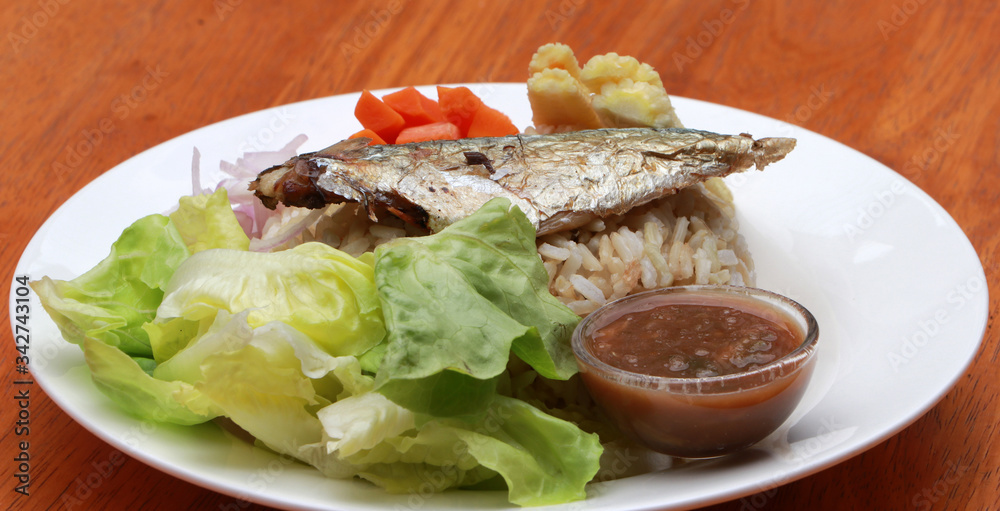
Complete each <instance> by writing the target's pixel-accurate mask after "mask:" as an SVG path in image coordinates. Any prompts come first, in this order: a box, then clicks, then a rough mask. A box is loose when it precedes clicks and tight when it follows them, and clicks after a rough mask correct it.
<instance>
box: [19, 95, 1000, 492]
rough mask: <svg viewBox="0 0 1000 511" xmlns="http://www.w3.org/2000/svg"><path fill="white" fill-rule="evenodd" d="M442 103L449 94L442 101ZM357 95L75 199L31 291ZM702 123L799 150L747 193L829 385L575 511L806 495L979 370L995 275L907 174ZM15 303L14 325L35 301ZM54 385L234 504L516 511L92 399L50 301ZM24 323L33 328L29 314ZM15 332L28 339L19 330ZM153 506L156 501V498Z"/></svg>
mask: <svg viewBox="0 0 1000 511" xmlns="http://www.w3.org/2000/svg"><path fill="white" fill-rule="evenodd" d="M470 87H471V88H472V89H473V90H474V92H476V93H477V94H479V95H480V97H482V98H483V99H484V100H485V102H486V103H488V104H490V105H492V106H495V107H497V108H500V109H502V110H503V111H505V112H507V113H508V114H510V115H511V117H512V119H513V120H514V121H515V123H516V124H517V125H518V126H520V127H524V126H527V125H529V124H530V122H531V117H530V115H531V114H530V109H529V106H528V103H527V99H526V95H525V94H526V93H525V87H524V85H523V84H473V85H470ZM422 90H424V91H425V92H427V93H428V94H430V95H432V97H433V94H434V89H433V88H432V87H428V88H425V89H422ZM357 98H358V95H357V94H348V95H343V96H335V97H329V98H322V99H316V100H311V101H305V102H302V103H296V104H292V105H287V106H282V107H277V108H273V109H269V110H264V111H260V112H256V113H252V114H248V115H244V116H241V117H237V118H234V119H230V120H228V121H224V122H220V123H217V124H213V125H211V126H207V127H205V128H201V129H199V130H196V131H193V132H191V133H188V134H185V135H183V136H180V137H177V138H175V139H173V140H170V141H168V142H166V143H163V144H161V145H159V146H157V147H154V148H152V149H149V150H148V151H145V152H143V153H142V154H139V155H138V156H136V157H134V158H132V159H130V160H128V161H126V162H124V163H122V164H121V165H119V166H117V167H115V168H113V169H111V170H110V171H108V172H107V173H105V174H104V175H102V176H101V177H99V178H97V179H95V180H94V181H93V182H92V183H90V184H89V185H88V186H87V187H85V188H84V189H83V190H81V191H80V192H79V193H77V194H76V195H75V196H73V197H72V198H71V199H70V200H68V201H67V202H66V203H65V204H64V205H63V206H62V207H61V208H60V209H59V210H58V211H56V213H55V214H53V215H52V217H51V218H50V219H49V220H48V221H47V222H46V223H45V224H44V225H43V226H42V228H41V229H40V230H39V231H38V233H37V234H36V235H35V236H34V238H33V239H32V240H31V242H30V243H29V244H28V246H27V248H26V249H25V252H24V254H23V256H22V258H21V260H20V262H19V264H18V266H17V270H16V274H15V275H16V276H28V277H29V278H31V279H38V278H41V277H42V276H43V275H48V276H51V277H53V278H60V279H71V278H73V277H75V276H77V275H79V274H81V273H83V272H84V271H86V270H88V269H89V268H91V267H92V266H93V265H94V264H96V263H97V262H98V261H100V260H101V259H102V258H103V257H105V256H106V255H107V251H108V249H109V247H110V245H111V243H112V242H113V241H114V240H115V239H116V238H117V236H118V235H119V234H120V233H121V231H122V230H123V229H124V228H125V227H126V226H127V225H129V224H130V223H132V222H133V221H134V220H136V219H138V218H139V217H141V216H143V215H146V214H149V213H157V212H163V211H166V210H168V209H169V208H171V207H172V206H173V205H174V204H176V200H177V198H178V197H180V196H182V195H185V194H190V191H191V177H190V168H191V159H192V149H193V148H194V147H197V148H198V149H199V150H200V151H201V162H202V169H203V171H202V174H203V176H204V179H203V183H204V184H205V185H208V184H210V182H211V181H212V176H211V173H210V172H206V171H205V169H211V168H214V167H215V164H216V162H218V161H220V160H226V161H234V160H235V158H236V157H237V156H238V155H239V154H240V153H241V152H243V151H247V150H271V149H278V148H280V147H281V146H283V145H284V144H285V143H286V142H288V141H289V140H291V139H292V138H293V137H294V136H295V135H297V134H300V133H305V134H307V135H308V136H309V141H308V142H307V143H306V144H305V146H303V147H302V148H301V150H302V151H307V150H318V149H320V148H322V147H324V146H326V145H329V144H330V143H331V142H333V141H337V140H340V139H342V138H345V137H346V136H347V135H349V134H350V133H353V132H355V131H357V130H358V129H360V126H359V125H358V123H357V121H355V120H354V118H353V116H352V115H351V114H352V112H353V108H354V104H355V102H356V101H357ZM674 103H675V106H676V108H677V111H678V114H679V115H680V118H681V119H683V120H684V121H685V123H686V124H687V125H688V126H691V127H697V128H699V129H706V130H712V131H718V132H723V133H740V132H746V133H752V134H753V135H755V136H757V137H763V136H791V137H795V138H797V139H798V140H799V143H798V147H797V148H796V149H795V151H793V152H792V154H791V155H790V156H789V157H788V158H787V159H786V160H784V161H782V162H780V163H779V164H775V165H773V166H771V167H769V168H768V169H767V170H766V171H765V172H752V173H748V174H745V175H736V176H731V177H730V178H728V182H729V184H730V186H731V188H732V189H733V192H734V194H735V197H736V203H737V208H738V212H739V218H740V222H741V232H742V233H743V234H744V235H745V236H746V237H747V240H748V242H749V245H750V247H751V250H752V252H753V255H754V259H755V261H756V264H757V273H758V282H757V284H758V286H759V287H763V288H766V289H770V290H773V291H777V292H779V293H782V294H785V295H788V296H790V297H792V298H793V299H795V300H797V301H799V302H800V303H802V304H804V305H806V306H807V307H808V308H809V309H810V310H811V311H812V312H813V314H814V315H815V316H816V317H817V319H818V321H819V323H820V329H821V330H820V332H821V333H820V335H821V340H820V352H819V359H818V365H817V370H816V373H815V376H814V379H813V382H812V384H811V386H810V388H809V390H808V392H807V394H806V396H805V397H804V399H803V401H802V403H801V405H800V406H799V407H798V408H797V409H796V411H795V413H794V414H793V416H792V418H791V419H789V421H788V422H787V423H786V424H785V425H784V426H783V427H782V428H781V430H779V431H778V432H777V433H775V434H774V435H772V436H771V437H769V438H768V439H767V440H766V441H765V442H763V443H762V444H760V445H758V446H756V447H754V448H753V449H751V450H749V451H746V452H743V453H741V454H738V455H734V456H730V457H726V458H722V459H717V460H712V461H705V462H698V463H691V464H685V465H683V466H677V467H675V468H672V469H667V470H663V471H659V472H652V473H647V474H644V475H640V476H634V477H629V478H626V479H621V480H616V481H609V482H602V483H595V484H592V485H590V487H589V489H588V499H587V500H586V501H583V502H577V503H572V504H567V505H566V506H562V507H563V508H566V509H595V510H598V509H599V510H612V509H648V508H657V509H662V508H668V509H683V508H690V507H697V506H703V505H708V504H712V503H715V502H719V501H724V500H728V499H733V498H738V497H740V496H744V495H749V494H752V493H756V492H759V491H763V490H767V489H770V488H773V487H775V486H777V485H780V484H784V483H787V482H791V481H793V480H795V479H798V478H801V477H804V476H806V475H809V474H811V473H814V472H817V471H819V470H822V469H824V468H826V467H829V466H831V465H833V464H835V463H837V462H839V461H842V460H844V459H847V458H849V457H851V456H853V455H855V454H858V453H860V452H862V451H864V450H865V449H867V448H869V447H871V446H873V445H875V444H877V443H879V442H881V441H882V440H885V439H886V438H888V437H889V436H891V435H893V434H895V433H896V432H898V431H899V430H901V429H902V428H904V427H906V426H907V425H908V424H910V423H911V422H912V421H914V420H915V419H917V418H918V417H920V416H921V415H922V414H923V413H925V412H926V411H927V410H928V409H929V408H930V407H932V406H933V405H934V404H935V403H936V402H937V401H938V400H939V399H940V398H941V397H942V396H943V395H944V394H945V393H946V392H947V391H948V390H949V389H950V388H951V387H952V385H953V384H954V383H955V381H956V380H957V378H959V377H960V376H961V375H962V374H963V373H964V372H965V369H966V367H967V366H968V364H969V363H970V361H971V358H972V357H973V355H974V354H975V353H976V350H977V348H978V346H979V343H980V341H981V340H982V337H983V333H984V330H985V326H986V320H987V308H988V298H987V290H986V283H985V282H986V281H985V275H984V272H983V268H982V266H981V264H980V261H979V259H978V257H977V255H976V253H975V251H974V249H973V248H972V246H971V244H970V243H969V241H968V239H967V238H966V237H965V236H964V234H963V233H962V230H961V229H960V228H959V226H958V225H956V224H955V222H954V220H952V218H951V217H950V216H949V215H948V214H947V213H946V212H945V211H944V210H943V209H942V208H941V207H940V206H939V205H938V204H936V203H935V202H934V201H933V200H932V199H931V198H930V197H928V196H927V195H926V194H925V193H923V192H922V191H921V190H919V189H918V188H916V187H915V186H913V185H912V184H911V183H909V182H908V181H907V180H905V179H904V178H903V177H901V176H900V175H898V174H896V173H895V172H893V171H891V170H890V169H888V168H886V167H885V166H883V165H881V164H879V163H878V162H876V161H874V160H872V159H871V158H868V157H866V156H864V155H862V154H860V153H858V152H857V151H854V150H852V149H850V148H848V147H845V146H843V145H841V144H839V143H837V142H834V141H832V140H830V139H827V138H824V137H822V136H819V135H817V134H815V133H812V132H809V131H806V130H803V129H801V128H797V127H795V126H792V125H789V124H787V123H783V122H780V121H777V120H774V119H771V118H767V117H762V116H759V115H755V114H751V113H748V112H745V111H741V110H736V109H733V108H728V107H725V106H719V105H714V104H710V103H705V102H700V101H694V100H688V99H684V98H674ZM15 287H16V286H12V294H11V297H10V303H11V309H12V312H13V307H14V303H15V302H14V300H15V296H14V294H13V291H14V288H15ZM31 305H32V317H31V324H30V328H31V334H32V342H31V351H30V353H31V360H32V371H33V374H34V377H35V379H36V380H37V382H38V383H39V384H40V385H42V387H43V388H44V389H45V391H46V393H47V394H48V395H49V396H51V398H52V399H53V400H54V401H55V402H56V403H57V404H58V405H59V406H60V407H62V409H63V410H65V411H66V413H68V414H69V415H70V416H72V417H73V418H74V419H75V420H76V421H78V422H79V423H80V424H82V425H83V426H84V427H86V428H87V429H89V430H90V431H92V432H93V433H94V434H96V435H98V436H99V437H100V438H102V439H104V440H105V441H107V442H108V443H109V444H111V445H113V446H114V447H115V448H117V449H120V450H122V451H123V452H125V453H127V454H129V455H131V456H133V457H135V458H138V459H140V460H142V461H144V462H145V463H148V464H149V465H152V466H154V467H156V468H158V469H160V470H162V471H164V472H167V473H169V474H172V475H174V476H176V477H179V478H181V479H185V480H187V481H190V482H193V483H195V484H198V485H201V486H204V487H206V488H210V489H212V490H215V491H218V492H221V493H224V494H228V495H231V496H233V497H234V499H242V500H246V501H253V502H258V503H261V504H267V505H271V506H275V507H284V508H295V509H324V510H329V509H386V508H392V509H419V508H428V507H433V508H450V509H470V508H487V509H498V508H504V507H507V506H508V504H507V501H506V498H505V494H504V493H500V492H470V491H454V492H447V493H445V494H424V495H419V494H414V495H402V496H400V495H388V494H386V493H384V492H383V491H382V490H380V489H378V488H375V487H373V486H371V485H368V484H366V483H363V482H360V481H350V480H348V481H342V480H329V479H325V478H323V477H322V476H321V475H320V474H319V472H317V471H316V470H314V469H312V468H310V467H307V466H304V465H300V464H296V463H290V462H287V461H283V460H281V459H279V458H278V457H276V456H273V455H270V454H268V453H266V452H264V451H261V450H258V449H254V448H252V447H250V446H248V445H246V444H244V443H242V442H240V441H238V440H235V439H234V438H232V437H231V436H229V435H227V434H225V433H223V432H222V431H221V430H220V429H219V428H218V427H216V426H215V425H212V424H208V425H202V426H197V427H187V428H185V427H176V426H169V425H160V424H144V423H141V422H139V421H136V420H135V419H133V418H131V417H129V416H127V415H125V414H123V413H122V412H120V411H119V410H118V409H117V408H116V407H115V406H114V405H113V404H112V403H111V402H110V401H109V400H108V399H106V398H105V397H104V396H103V395H102V394H101V393H100V392H98V391H97V390H96V388H95V387H94V385H93V384H92V383H91V380H90V378H89V375H88V372H87V369H86V366H85V365H84V363H83V357H82V355H81V352H80V350H79V349H78V348H77V347H76V346H73V345H70V344H68V343H66V342H64V341H63V340H62V339H61V338H60V337H59V334H58V330H57V329H56V328H55V325H54V324H53V323H52V322H51V321H50V320H49V319H48V317H47V316H46V315H45V313H44V311H43V310H42V308H41V306H40V305H39V304H38V302H37V300H34V299H33V301H32V303H31ZM11 317H12V321H13V317H14V314H13V313H12V314H11ZM12 324H13V323H12ZM152 491H155V489H153V490H152Z"/></svg>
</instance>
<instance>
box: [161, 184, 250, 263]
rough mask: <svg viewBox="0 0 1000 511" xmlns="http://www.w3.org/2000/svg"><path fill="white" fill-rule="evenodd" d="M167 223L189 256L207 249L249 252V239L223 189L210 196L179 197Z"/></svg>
mask: <svg viewBox="0 0 1000 511" xmlns="http://www.w3.org/2000/svg"><path fill="white" fill-rule="evenodd" d="M170 220H172V221H173V222H174V225H176V226H177V230H178V232H179V233H180V235H181V238H183V239H184V243H185V244H187V246H188V249H190V250H191V253H196V252H201V251H202V250H208V249H210V248H231V249H235V250H249V249H250V238H248V237H247V235H246V233H245V232H243V228H242V227H240V222H239V220H237V219H236V214H235V213H233V208H232V206H231V205H230V204H229V196H228V194H227V192H226V189H225V188H219V189H218V190H216V191H215V193H212V194H207V193H206V194H203V195H195V196H190V197H181V199H180V201H179V202H178V207H177V210H176V211H174V212H173V213H171V214H170Z"/></svg>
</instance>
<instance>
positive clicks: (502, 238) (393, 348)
mask: <svg viewBox="0 0 1000 511" xmlns="http://www.w3.org/2000/svg"><path fill="white" fill-rule="evenodd" d="M375 257H376V261H375V279H376V284H377V285H378V292H379V298H380V299H381V302H382V309H383V313H384V315H385V322H386V327H387V330H388V332H389V335H388V338H387V345H386V347H385V355H384V357H383V358H382V360H381V364H380V366H379V368H378V375H377V380H376V383H377V385H378V389H379V392H381V393H383V394H385V395H386V396H388V397H389V398H390V399H392V400H393V401H395V402H397V403H399V404H401V405H403V406H405V407H407V408H410V409H411V410H414V411H417V412H422V413H427V414H430V415H434V416H450V415H467V414H476V413H482V412H483V411H484V410H485V409H486V407H487V406H488V405H489V403H490V400H491V399H492V396H494V395H496V385H497V381H498V378H499V377H500V375H501V374H502V373H503V372H504V371H505V369H506V367H507V362H508V359H509V357H510V353H511V352H513V353H514V354H516V355H517V356H518V357H519V358H521V359H522V360H524V361H525V362H527V363H528V364H530V365H531V366H532V367H533V368H534V369H535V370H536V371H537V372H538V373H539V374H541V375H542V376H544V377H546V378H552V379H560V380H564V379H567V378H569V377H570V376H572V375H573V374H575V373H576V371H577V366H576V360H575V358H574V357H573V353H572V350H571V349H570V347H569V337H570V335H571V334H572V331H573V328H574V327H575V326H576V324H577V322H579V320H580V318H579V317H578V316H577V315H576V314H574V313H573V312H572V311H571V310H569V308H567V307H566V306H565V305H563V304H562V303H561V302H559V300H557V299H556V298H555V297H553V296H552V295H551V293H549V291H548V274H547V273H546V271H545V268H544V267H543V266H542V262H541V259H540V258H539V257H538V252H537V249H536V247H535V231H534V228H533V226H532V225H531V223H530V222H529V221H528V220H527V218H526V217H525V216H524V214H523V213H522V212H521V210H520V209H518V208H516V207H514V206H512V205H511V203H510V201H509V200H506V199H494V200H491V201H490V202H488V203H487V204H486V205H484V206H483V207H482V208H480V210H479V211H477V212H476V213H474V214H473V215H470V216H469V217H468V218H466V219H463V220H461V221H459V222H456V223H454V224H452V225H450V226H449V227H447V228H445V229H444V230H442V231H441V232H440V233H437V234H434V235H431V236H425V237H420V238H400V239H397V240H394V241H392V242H390V243H387V244H384V245H382V246H380V247H379V248H378V249H377V250H376V255H375Z"/></svg>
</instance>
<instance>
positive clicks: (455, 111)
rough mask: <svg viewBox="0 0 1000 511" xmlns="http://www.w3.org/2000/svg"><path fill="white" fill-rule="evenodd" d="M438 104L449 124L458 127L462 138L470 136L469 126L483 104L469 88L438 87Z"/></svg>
mask: <svg viewBox="0 0 1000 511" xmlns="http://www.w3.org/2000/svg"><path fill="white" fill-rule="evenodd" d="M437 93H438V104H439V105H440V106H441V112H442V113H443V114H444V117H445V119H447V120H448V122H450V123H452V124H454V125H455V126H458V131H459V132H460V133H461V135H462V137H466V136H468V133H469V125H471V124H472V118H473V117H475V115H476V111H477V110H479V107H480V106H482V104H483V102H482V100H480V99H479V97H477V96H476V95H475V94H473V93H472V91H471V90H469V88H468V87H440V86H439V87H438V88H437Z"/></svg>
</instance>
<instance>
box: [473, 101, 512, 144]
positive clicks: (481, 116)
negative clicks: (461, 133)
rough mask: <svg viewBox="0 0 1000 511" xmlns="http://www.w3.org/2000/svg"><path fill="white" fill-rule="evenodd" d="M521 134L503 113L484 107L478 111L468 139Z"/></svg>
mask: <svg viewBox="0 0 1000 511" xmlns="http://www.w3.org/2000/svg"><path fill="white" fill-rule="evenodd" d="M517 133H519V130H518V129H517V126H514V123H513V122H511V120H510V117H507V116H506V115H505V114H504V113H503V112H501V111H499V110H497V109H495V108H491V107H488V106H486V105H482V106H480V107H479V110H476V115H475V117H473V118H472V124H471V125H469V131H468V133H467V134H466V136H467V137H470V138H472V137H502V136H505V135H516V134H517Z"/></svg>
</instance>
